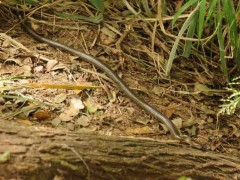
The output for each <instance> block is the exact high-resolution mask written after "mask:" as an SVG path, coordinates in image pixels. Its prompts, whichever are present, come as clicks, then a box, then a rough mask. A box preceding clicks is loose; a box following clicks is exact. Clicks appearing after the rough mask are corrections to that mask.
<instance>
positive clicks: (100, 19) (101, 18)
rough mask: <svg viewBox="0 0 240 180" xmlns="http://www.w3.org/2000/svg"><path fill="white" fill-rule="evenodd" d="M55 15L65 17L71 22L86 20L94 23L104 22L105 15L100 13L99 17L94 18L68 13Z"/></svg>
mask: <svg viewBox="0 0 240 180" xmlns="http://www.w3.org/2000/svg"><path fill="white" fill-rule="evenodd" d="M55 14H56V15H57V16H59V17H63V18H66V19H70V20H84V21H88V22H92V23H96V24H98V23H100V22H101V21H102V20H103V15H102V13H99V14H98V15H97V16H93V17H87V16H81V15H74V14H66V13H60V12H55Z"/></svg>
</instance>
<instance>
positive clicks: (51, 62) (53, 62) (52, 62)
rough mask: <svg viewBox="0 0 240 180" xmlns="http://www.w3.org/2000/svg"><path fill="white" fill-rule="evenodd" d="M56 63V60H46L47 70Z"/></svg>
mask: <svg viewBox="0 0 240 180" xmlns="http://www.w3.org/2000/svg"><path fill="white" fill-rule="evenodd" d="M57 64H58V61H57V60H49V61H48V62H47V65H46V68H47V72H50V71H51V70H52V69H53V67H54V66H56V65H57Z"/></svg>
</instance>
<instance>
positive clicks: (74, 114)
mask: <svg viewBox="0 0 240 180" xmlns="http://www.w3.org/2000/svg"><path fill="white" fill-rule="evenodd" d="M177 6H181V5H179V4H177V5H176V8H177ZM125 13H126V12H125ZM122 15H123V14H122ZM115 18H118V17H115ZM56 23H58V22H56ZM59 23H62V22H60V21H59ZM121 23H123V22H121V21H119V23H115V22H113V23H112V24H111V22H107V23H106V25H102V27H101V28H100V29H98V28H96V26H95V25H91V24H84V23H82V27H84V29H83V31H82V32H81V33H80V34H79V32H76V31H74V30H67V31H68V32H69V33H65V31H66V30H64V29H61V28H59V29H57V30H56V29H55V31H54V32H53V33H54V34H52V36H53V37H54V39H55V40H58V41H61V42H63V43H65V44H67V45H70V46H74V47H76V48H77V49H81V50H83V51H85V52H87V53H90V54H93V55H94V56H97V57H98V58H99V59H100V60H102V61H105V62H107V63H109V64H110V66H111V67H113V69H116V70H118V71H117V72H119V73H120V74H122V76H123V79H124V81H125V82H126V83H127V84H128V85H129V86H130V88H132V89H134V91H135V92H136V93H137V95H138V96H139V97H140V98H141V99H144V100H145V101H147V102H149V103H150V104H152V105H153V106H154V107H157V109H158V110H159V111H161V112H163V114H165V115H166V116H167V117H168V118H170V119H172V120H173V123H174V124H175V125H176V126H177V127H178V128H180V129H181V130H182V131H183V133H185V134H189V135H190V136H193V138H195V139H196V141H199V142H201V143H202V144H207V145H209V146H210V147H211V149H212V150H222V151H227V147H228V144H229V142H227V141H228V139H229V140H231V142H232V146H231V148H232V147H233V146H236V147H238V146H239V140H238V139H239V126H240V124H239V123H238V122H239V121H237V120H236V119H237V117H236V116H233V117H232V118H230V117H223V120H220V121H219V120H218V119H217V117H216V114H217V111H218V104H219V99H220V98H219V97H221V96H224V93H226V92H223V91H217V90H216V89H215V88H214V87H213V86H215V87H216V84H217V85H221V83H222V82H223V81H222V80H220V79H219V78H218V77H220V75H219V74H220V73H221V72H220V71H218V70H216V69H214V71H213V72H207V73H204V71H203V70H202V69H201V68H199V67H201V66H202V62H201V60H196V61H188V62H187V63H188V64H187V65H186V66H185V67H182V69H181V68H179V67H180V66H183V65H182V64H184V63H182V60H179V61H178V60H177V59H176V60H175V62H174V63H176V64H174V66H173V70H172V74H171V79H168V78H162V77H163V76H162V75H163V74H164V72H162V70H161V69H162V67H163V61H164V59H165V58H164V57H165V56H167V55H169V54H167V53H169V52H170V50H171V45H170V44H169V43H167V42H166V41H164V39H161V38H160V37H159V36H156V37H155V40H154V43H155V44H156V45H157V44H158V45H159V44H160V45H161V47H163V51H158V52H157V53H156V52H152V50H151V48H149V47H151V46H152V45H151V43H152V41H151V40H150V38H149V36H152V29H151V27H149V26H146V25H143V23H139V22H138V21H134V20H133V21H129V22H124V23H129V24H128V27H130V30H129V31H128V32H127V33H126V36H124V38H123V39H121V40H120V41H118V38H119V36H120V35H123V34H124V32H123V31H124V30H126V31H127V29H124V27H125V28H126V27H127V26H122V25H123V24H121ZM80 24H81V22H80ZM44 27H46V26H44ZM38 28H39V26H38ZM48 28H49V27H48ZM131 28H133V29H131ZM134 28H135V29H137V30H138V28H139V29H141V31H137V30H134ZM42 30H43V29H41V28H39V29H38V31H40V33H41V32H43V31H42ZM51 30H52V29H51V28H49V29H45V31H44V33H43V34H44V35H46V36H47V35H48V33H49V32H51ZM2 32H4V30H2ZM70 34H71V35H70ZM95 35H96V36H95ZM12 37H14V38H12ZM79 37H80V38H79ZM145 37H148V38H145ZM116 42H119V43H120V44H121V46H115V45H114V44H115V43H116ZM69 43H70V44H69ZM0 47H1V49H0V67H1V68H0V75H1V80H0V91H1V96H0V98H1V99H0V103H1V109H0V113H1V116H2V117H5V118H6V119H12V120H17V121H19V122H21V123H24V124H26V125H34V124H38V125H39V124H40V125H41V124H42V125H44V126H46V125H47V126H53V127H56V128H57V127H65V128H66V129H68V130H72V131H77V132H95V133H99V134H111V135H134V136H146V137H152V138H161V139H163V138H170V136H169V134H168V132H167V129H166V127H164V125H159V124H158V123H157V122H156V121H155V120H154V119H152V118H151V117H150V116H149V115H148V114H146V113H144V112H143V111H141V109H139V108H138V107H137V106H136V105H135V104H133V103H132V102H131V101H130V100H129V99H128V98H127V97H126V96H125V95H124V94H122V93H121V92H120V91H119V90H118V88H116V87H115V85H114V84H113V83H112V82H111V80H109V79H108V77H105V75H104V73H102V72H98V71H97V72H96V70H95V69H94V68H92V65H89V64H87V63H85V62H82V61H81V62H78V61H76V60H78V59H77V57H74V56H71V55H69V54H67V53H64V52H61V51H59V50H56V49H54V48H51V47H49V46H48V45H45V44H42V43H39V42H36V41H34V40H33V39H32V38H31V37H29V36H27V35H26V33H25V32H23V31H22V30H21V29H20V28H19V27H16V30H15V31H13V32H11V33H10V35H9V34H8V35H7V34H4V33H1V34H0ZM118 59H120V60H121V62H118ZM178 63H179V64H178ZM161 73H162V74H161ZM199 74H201V75H199ZM209 74H210V75H211V76H209ZM159 75H160V76H159ZM16 77H19V78H17V79H16ZM84 83H90V86H98V87H100V88H96V89H91V88H88V87H89V86H85V87H86V88H84V85H83V88H82V89H69V88H67V87H66V88H59V87H60V86H57V87H56V88H55V89H52V88H50V85H51V86H52V85H63V86H66V85H73V86H74V85H76V86H77V85H79V84H80V85H81V84H84ZM24 84H32V86H34V84H35V85H36V84H38V85H39V86H38V87H35V88H33V87H32V88H27V87H25V86H24ZM41 84H42V85H41ZM43 84H45V85H46V86H45V85H44V86H43ZM40 85H41V86H40ZM47 85H49V86H47ZM211 87H213V88H211ZM230 119H231V120H230ZM222 124H224V125H222ZM219 127H222V128H219ZM222 147H224V148H222Z"/></svg>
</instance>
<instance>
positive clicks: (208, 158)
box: [0, 120, 240, 179]
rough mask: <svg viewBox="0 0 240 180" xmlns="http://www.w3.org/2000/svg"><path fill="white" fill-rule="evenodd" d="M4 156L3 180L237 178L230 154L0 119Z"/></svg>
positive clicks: (239, 172) (239, 167)
mask: <svg viewBox="0 0 240 180" xmlns="http://www.w3.org/2000/svg"><path fill="white" fill-rule="evenodd" d="M4 151H8V152H10V157H9V159H8V160H6V161H3V162H0V177H2V178H3V179H54V178H56V179H57V178H60V179H61V178H62V179H133V178H134V179H177V178H179V177H181V176H187V177H191V178H192V179H240V158H239V157H234V156H231V155H229V154H218V153H212V152H204V151H201V150H197V149H193V148H191V147H189V146H187V145H182V144H179V143H177V142H175V141H156V140H152V139H143V138H130V137H115V136H102V135H94V134H79V133H73V132H67V131H65V130H59V129H51V128H44V127H36V126H25V125H23V124H19V123H16V122H12V121H3V120H0V152H1V153H3V152H4ZM0 179H1V178H0Z"/></svg>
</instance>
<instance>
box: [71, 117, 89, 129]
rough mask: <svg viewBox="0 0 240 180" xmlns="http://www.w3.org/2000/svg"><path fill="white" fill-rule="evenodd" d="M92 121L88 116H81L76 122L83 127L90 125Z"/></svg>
mask: <svg viewBox="0 0 240 180" xmlns="http://www.w3.org/2000/svg"><path fill="white" fill-rule="evenodd" d="M90 121H91V118H90V117H88V116H81V117H80V118H78V119H77V120H76V122H75V124H77V125H80V126H83V127H87V126H89V124H90Z"/></svg>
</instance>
